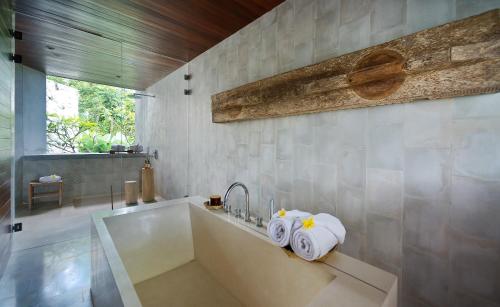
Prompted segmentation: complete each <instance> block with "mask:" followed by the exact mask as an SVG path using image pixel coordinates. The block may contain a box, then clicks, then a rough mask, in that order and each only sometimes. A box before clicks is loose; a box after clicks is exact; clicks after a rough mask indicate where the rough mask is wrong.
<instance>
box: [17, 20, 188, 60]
mask: <svg viewBox="0 0 500 307" xmlns="http://www.w3.org/2000/svg"><path fill="white" fill-rule="evenodd" d="M20 13H23V14H25V15H27V16H33V17H34V18H37V19H41V20H43V21H44V22H51V23H54V24H59V25H61V26H64V27H67V28H71V29H74V30H78V31H82V32H85V33H88V34H91V35H95V36H97V37H101V38H106V39H109V40H114V41H116V42H118V43H123V42H126V43H128V44H132V45H137V46H138V47H141V48H144V49H148V50H150V51H151V52H155V53H160V52H159V51H160V49H161V51H165V50H168V52H171V54H166V53H161V54H163V55H165V56H168V57H171V58H175V59H178V60H180V61H187V59H188V57H187V55H186V53H185V52H184V54H173V53H174V52H176V50H178V47H176V46H178V45H174V44H175V42H174V44H172V45H174V46H171V47H168V46H167V47H166V48H164V47H162V48H159V47H157V48H151V43H154V42H158V41H159V40H155V37H152V36H144V37H145V38H147V39H148V40H149V44H148V42H147V41H144V42H136V41H132V40H130V39H122V40H120V39H121V38H120V37H119V36H114V37H113V36H103V35H100V34H96V33H97V32H95V33H94V32H93V30H89V29H84V28H81V27H75V26H73V25H72V24H71V23H67V22H64V21H62V20H61V18H59V17H57V16H56V18H54V20H51V18H52V17H53V16H34V15H30V14H29V13H27V12H20ZM48 14H51V13H48ZM162 40H163V38H162Z"/></svg>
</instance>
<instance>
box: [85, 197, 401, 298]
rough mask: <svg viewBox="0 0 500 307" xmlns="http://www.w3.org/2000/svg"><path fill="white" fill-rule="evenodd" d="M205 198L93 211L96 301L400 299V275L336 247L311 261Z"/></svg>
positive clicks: (93, 263) (92, 284)
mask: <svg viewBox="0 0 500 307" xmlns="http://www.w3.org/2000/svg"><path fill="white" fill-rule="evenodd" d="M204 201H205V199H203V198H201V197H190V198H183V199H177V200H172V201H164V202H160V203H156V204H154V205H144V206H139V207H130V208H124V209H118V210H114V211H104V212H99V213H96V214H94V215H93V224H92V282H91V291H92V300H93V303H94V306H95V307H101V306H127V307H128V306H221V307H222V306H273V307H275V306H363V307H368V306H396V301H397V279H396V277H395V276H394V275H392V274H389V273H387V272H385V271H382V270H380V269H378V268H375V267H373V266H370V265H368V264H366V263H363V262H360V261H358V260H356V259H353V258H351V257H348V256H346V255H343V254H341V253H339V252H333V253H330V254H329V255H328V257H326V258H325V259H324V260H323V261H322V262H312V263H310V262H306V261H304V260H302V259H300V258H298V257H296V256H294V255H290V254H289V253H286V252H285V251H284V250H283V249H280V248H278V247H275V246H274V245H272V244H271V243H270V241H269V240H268V238H267V236H266V235H265V229H264V228H256V227H255V226H253V225H250V224H248V223H245V222H243V221H242V220H239V219H235V218H234V217H230V216H228V215H227V214H225V213H223V212H219V211H216V212H213V211H209V210H207V209H205V208H204V207H203V202H204Z"/></svg>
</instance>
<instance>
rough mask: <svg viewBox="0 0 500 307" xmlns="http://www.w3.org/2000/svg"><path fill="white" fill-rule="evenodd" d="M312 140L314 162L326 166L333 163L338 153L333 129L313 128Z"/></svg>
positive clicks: (336, 139)
mask: <svg viewBox="0 0 500 307" xmlns="http://www.w3.org/2000/svg"><path fill="white" fill-rule="evenodd" d="M313 138H314V140H313V142H314V145H313V151H314V158H315V161H316V162H318V163H326V164H331V163H335V162H336V161H337V157H338V155H339V151H340V148H339V145H338V138H337V135H336V131H335V130H334V129H328V128H323V127H315V128H314V136H313Z"/></svg>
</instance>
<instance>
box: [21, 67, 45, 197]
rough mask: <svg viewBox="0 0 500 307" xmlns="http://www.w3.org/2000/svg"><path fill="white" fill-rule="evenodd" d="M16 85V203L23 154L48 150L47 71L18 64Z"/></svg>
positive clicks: (40, 152)
mask: <svg viewBox="0 0 500 307" xmlns="http://www.w3.org/2000/svg"><path fill="white" fill-rule="evenodd" d="M15 69H16V73H15V78H16V81H15V82H16V84H15V85H16V86H15V91H16V92H15V129H14V133H15V140H16V141H15V147H14V157H15V166H14V168H15V183H14V184H15V185H14V203H16V204H17V203H20V202H21V199H22V161H21V158H22V156H24V155H26V154H43V153H45V152H46V150H47V137H46V131H47V120H46V116H45V113H46V112H45V108H46V101H45V88H46V87H45V78H46V76H45V74H44V73H43V72H40V71H37V70H34V69H31V68H29V67H26V66H24V65H21V64H16V67H15Z"/></svg>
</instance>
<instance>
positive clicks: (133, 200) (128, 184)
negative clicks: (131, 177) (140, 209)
mask: <svg viewBox="0 0 500 307" xmlns="http://www.w3.org/2000/svg"><path fill="white" fill-rule="evenodd" d="M125 204H126V205H127V206H130V205H136V204H137V181H125Z"/></svg>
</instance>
